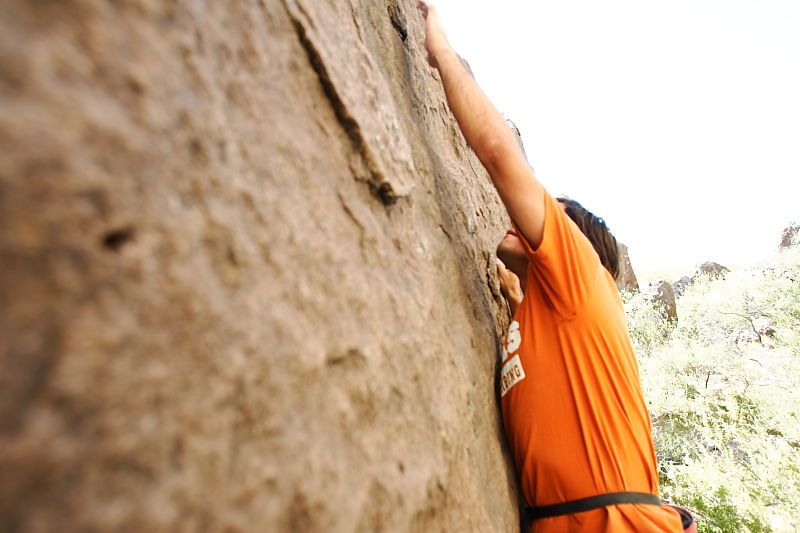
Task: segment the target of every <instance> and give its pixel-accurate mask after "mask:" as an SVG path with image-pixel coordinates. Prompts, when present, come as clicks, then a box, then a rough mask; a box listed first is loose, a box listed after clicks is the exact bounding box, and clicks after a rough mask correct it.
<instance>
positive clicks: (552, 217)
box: [514, 191, 604, 319]
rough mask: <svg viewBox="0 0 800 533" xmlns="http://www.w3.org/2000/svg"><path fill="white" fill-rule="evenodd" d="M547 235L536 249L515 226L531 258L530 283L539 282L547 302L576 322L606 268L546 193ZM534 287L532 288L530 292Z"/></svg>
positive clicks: (581, 233) (587, 240)
mask: <svg viewBox="0 0 800 533" xmlns="http://www.w3.org/2000/svg"><path fill="white" fill-rule="evenodd" d="M544 197H545V216H544V234H543V236H542V242H541V243H540V244H539V247H538V248H537V249H535V250H534V249H533V247H532V246H531V245H530V243H529V242H528V241H527V239H526V238H525V237H524V236H523V234H522V232H521V231H520V229H519V228H518V227H517V225H516V223H514V227H515V229H516V231H517V235H519V237H520V241H522V245H523V247H524V248H525V252H526V253H527V255H528V259H529V266H528V276H529V279H530V278H533V279H535V280H536V281H537V282H538V286H539V288H540V289H541V290H542V292H543V293H544V297H545V299H546V300H547V301H548V302H549V303H550V304H551V305H552V307H553V308H554V309H555V311H556V312H557V313H558V314H559V315H561V316H562V317H563V318H567V319H569V318H573V317H574V316H575V315H576V314H577V313H578V311H579V310H580V309H581V307H582V306H583V305H584V303H585V302H586V301H587V300H588V299H589V297H590V296H591V293H592V290H593V288H594V287H595V286H596V285H597V281H598V277H599V276H600V275H602V270H603V268H604V267H603V265H602V263H601V262H600V256H598V255H597V252H596V251H595V250H594V247H593V246H592V243H591V242H590V241H589V239H588V238H587V237H586V236H585V235H584V234H583V232H582V231H581V230H580V228H578V226H577V225H576V224H575V222H573V221H572V219H570V218H569V216H568V215H567V214H566V213H565V212H564V210H563V209H562V208H561V206H560V205H559V204H558V202H557V201H556V200H555V199H554V198H553V197H552V196H550V193H548V192H547V191H545V193H544ZM531 289H533V287H530V286H529V287H528V290H531Z"/></svg>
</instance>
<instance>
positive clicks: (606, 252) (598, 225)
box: [497, 197, 619, 291]
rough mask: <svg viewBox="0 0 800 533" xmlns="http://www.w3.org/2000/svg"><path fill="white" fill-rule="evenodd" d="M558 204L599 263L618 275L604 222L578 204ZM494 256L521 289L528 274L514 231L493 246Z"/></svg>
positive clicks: (614, 251) (564, 200)
mask: <svg viewBox="0 0 800 533" xmlns="http://www.w3.org/2000/svg"><path fill="white" fill-rule="evenodd" d="M558 203H559V205H560V206H561V208H562V209H563V210H564V212H565V213H566V214H567V216H569V218H571V219H572V221H573V222H575V225H577V226H578V228H580V230H581V231H582V232H583V234H584V235H586V237H587V238H588V239H589V242H591V243H592V246H593V247H594V249H595V251H596V252H597V255H599V256H600V262H601V263H602V264H603V266H604V267H605V268H606V270H608V272H609V273H610V274H611V277H613V278H614V279H616V278H617V275H618V274H619V257H618V253H617V240H616V239H615V238H614V236H613V235H612V234H611V231H609V229H608V226H606V223H605V221H604V220H603V219H602V218H600V217H598V216H597V215H595V214H593V213H592V212H590V211H588V210H587V209H586V208H585V207H583V206H582V205H581V204H580V203H578V202H576V201H575V200H572V199H569V198H564V197H562V198H559V199H558ZM497 257H498V258H500V260H501V261H502V262H503V263H505V265H506V267H507V268H509V269H510V270H511V271H512V272H514V274H516V275H517V277H519V279H520V282H521V283H522V284H523V287H522V288H523V291H524V290H525V286H524V284H525V282H526V274H527V271H528V256H527V254H526V253H525V248H524V246H523V244H522V241H521V240H520V239H519V235H517V232H516V230H515V229H514V228H511V229H509V230H508V231H507V232H506V234H505V236H504V237H503V240H501V241H500V244H499V245H498V246H497Z"/></svg>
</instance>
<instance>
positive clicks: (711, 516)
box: [625, 251, 800, 532]
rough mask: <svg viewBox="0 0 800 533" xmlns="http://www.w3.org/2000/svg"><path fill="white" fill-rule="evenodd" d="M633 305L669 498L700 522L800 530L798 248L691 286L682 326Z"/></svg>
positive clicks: (681, 307) (636, 301) (682, 305)
mask: <svg viewBox="0 0 800 533" xmlns="http://www.w3.org/2000/svg"><path fill="white" fill-rule="evenodd" d="M625 307H626V311H627V315H628V326H629V330H630V336H631V340H632V342H633V344H634V347H635V348H636V350H637V353H638V355H639V364H640V371H641V376H642V384H643V387H644V391H645V397H646V398H647V400H648V406H649V409H650V414H651V417H652V420H653V435H654V440H655V446H656V453H657V455H658V459H659V469H660V475H661V486H662V493H663V496H664V497H665V498H666V499H668V500H670V501H672V502H674V503H676V504H678V505H683V506H685V507H688V508H690V509H692V510H693V511H695V512H696V513H697V515H698V518H699V520H698V525H699V530H700V531H701V532H712V531H713V532H734V531H752V532H757V531H797V530H800V252H798V251H790V252H784V253H782V254H780V255H779V256H778V257H776V258H775V259H774V260H772V261H770V262H769V263H768V264H765V265H761V266H759V267H754V268H750V269H748V270H743V271H736V272H731V273H729V274H728V275H727V277H726V279H724V280H707V279H706V280H700V281H698V282H697V283H695V284H693V285H692V286H690V287H689V288H688V289H687V290H686V292H685V293H684V295H683V296H682V297H681V298H680V299H679V300H678V324H677V326H670V325H668V324H666V323H665V321H664V319H663V318H662V317H661V315H660V313H658V311H656V310H654V309H653V308H652V306H651V304H650V303H648V301H647V300H646V298H645V297H644V296H642V295H628V296H626V302H625Z"/></svg>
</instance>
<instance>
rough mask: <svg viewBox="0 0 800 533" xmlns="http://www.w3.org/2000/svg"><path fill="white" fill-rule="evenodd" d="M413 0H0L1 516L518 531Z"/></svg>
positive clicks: (486, 205)
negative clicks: (0, 0)
mask: <svg viewBox="0 0 800 533" xmlns="http://www.w3.org/2000/svg"><path fill="white" fill-rule="evenodd" d="M414 4H415V1H414V0H403V1H395V0H386V1H383V2H382V1H377V2H376V1H372V0H369V1H367V0H361V1H359V0H355V1H350V0H330V1H326V2H317V1H311V0H285V1H279V0H254V1H243V0H236V1H231V2H211V1H203V0H199V1H193V2H189V1H175V0H153V1H148V2H134V1H127V0H121V1H116V2H107V1H101V0H81V1H63V2H54V1H42V2H30V1H26V0H6V1H4V2H2V4H0V103H1V105H2V112H0V143H1V144H2V150H1V151H0V263H1V264H2V265H3V266H2V270H1V271H0V368H2V373H1V374H0V472H2V475H0V524H2V525H0V529H2V530H3V531H35V532H46V531H153V532H158V531H229V532H234V531H278V532H279V531H326V532H344V531H369V532H373V531H502V532H506V531H512V530H514V529H515V528H516V527H517V524H518V522H517V511H516V495H515V488H514V481H513V474H512V473H511V472H512V471H511V468H510V463H509V461H508V458H507V455H505V453H504V451H503V450H504V444H503V439H502V436H501V434H502V432H501V424H500V420H499V414H498V409H497V403H496V396H495V394H496V393H495V374H496V373H495V370H496V368H495V367H496V361H497V347H498V344H499V343H498V332H499V331H501V330H502V328H503V327H504V326H505V321H506V320H507V310H506V307H505V305H504V303H503V302H502V299H501V297H500V294H499V290H498V288H497V284H496V280H495V278H494V275H495V274H494V267H493V261H492V254H493V251H494V247H495V244H496V242H497V241H498V240H499V239H500V237H501V236H502V234H503V232H504V228H505V227H507V225H508V221H507V220H506V219H505V215H504V211H503V210H502V208H501V205H500V204H499V201H498V199H497V197H496V195H495V193H494V191H493V189H492V188H491V185H490V184H489V182H488V180H487V179H486V177H485V175H484V173H483V171H482V170H481V167H480V165H479V163H478V161H477V160H476V158H475V157H474V155H472V153H471V152H470V151H469V150H468V149H467V148H466V146H465V144H464V141H463V139H462V137H461V136H460V133H459V132H458V129H457V126H456V124H455V122H454V120H453V118H452V116H451V114H450V113H449V111H448V109H447V107H446V104H445V100H444V97H443V93H442V90H441V84H440V81H439V80H438V78H437V75H436V74H435V73H434V72H433V71H432V70H431V69H430V67H429V66H428V65H427V63H426V58H425V54H424V50H423V46H422V40H423V35H422V27H421V25H420V24H419V23H418V21H417V17H416V14H415V10H414Z"/></svg>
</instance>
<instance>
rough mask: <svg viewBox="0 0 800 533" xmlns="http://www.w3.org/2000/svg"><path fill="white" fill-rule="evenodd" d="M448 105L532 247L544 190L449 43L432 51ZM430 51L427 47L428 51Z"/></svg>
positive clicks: (541, 219)
mask: <svg viewBox="0 0 800 533" xmlns="http://www.w3.org/2000/svg"><path fill="white" fill-rule="evenodd" d="M435 50H436V53H435V54H434V55H433V59H434V60H435V62H436V64H437V68H438V69H439V73H440V75H441V77H442V85H443V86H444V91H445V95H446V96H447V103H448V104H449V106H450V109H451V111H452V112H453V115H455V117H456V120H457V121H458V125H459V126H460V127H461V131H462V133H463V134H464V138H465V139H466V140H467V143H468V144H469V145H470V147H471V148H472V149H473V150H474V151H475V153H476V154H477V156H478V158H479V159H480V160H481V163H483V166H484V167H485V168H486V170H487V172H488V173H489V177H490V178H491V179H492V183H494V186H495V188H496V189H497V192H498V194H499V195H500V199H501V200H502V201H503V204H504V205H505V206H506V209H507V210H508V214H509V215H510V216H511V220H513V221H514V222H515V223H516V224H517V226H518V227H519V228H520V230H521V231H522V234H523V235H524V236H525V238H527V240H528V242H529V243H530V244H531V246H533V247H534V248H537V247H538V246H539V243H540V242H541V241H542V235H543V233H544V197H545V192H544V187H542V185H541V183H539V181H538V180H537V179H536V177H535V176H534V175H533V169H531V167H530V165H528V161H527V159H526V158H525V156H524V154H523V153H522V150H521V149H520V147H519V144H518V143H517V138H516V136H515V135H514V133H513V132H512V131H511V128H510V127H509V126H508V124H506V121H505V119H504V118H503V116H502V115H501V114H500V112H499V111H498V110H497V109H496V108H495V107H494V105H492V103H491V102H490V101H489V99H488V98H487V97H486V95H485V94H484V93H483V91H482V90H481V88H480V87H478V84H477V82H476V81H475V80H474V79H473V77H472V76H471V75H470V74H469V73H468V72H467V70H466V69H465V68H464V66H463V65H462V64H461V61H460V60H459V58H458V56H457V55H456V53H455V52H454V51H453V50H452V49H451V48H450V46H449V45H446V46H441V47H440V48H435ZM429 52H430V48H429Z"/></svg>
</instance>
